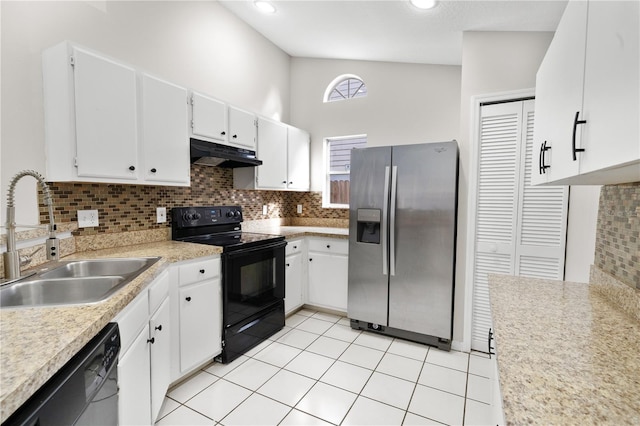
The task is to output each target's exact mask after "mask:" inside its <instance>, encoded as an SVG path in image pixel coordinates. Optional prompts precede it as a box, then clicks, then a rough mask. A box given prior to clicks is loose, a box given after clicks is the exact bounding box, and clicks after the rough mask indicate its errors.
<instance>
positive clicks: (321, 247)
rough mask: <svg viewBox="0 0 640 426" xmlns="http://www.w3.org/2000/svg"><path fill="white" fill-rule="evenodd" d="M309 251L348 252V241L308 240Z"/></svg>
mask: <svg viewBox="0 0 640 426" xmlns="http://www.w3.org/2000/svg"><path fill="white" fill-rule="evenodd" d="M309 251H310V252H311V251H315V252H323V253H334V254H349V241H348V240H339V239H323V240H309Z"/></svg>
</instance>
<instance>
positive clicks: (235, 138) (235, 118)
mask: <svg viewBox="0 0 640 426" xmlns="http://www.w3.org/2000/svg"><path fill="white" fill-rule="evenodd" d="M228 136H229V137H228V139H227V140H228V141H229V143H230V144H231V145H236V146H240V147H241V148H248V149H250V150H253V151H255V149H256V117H255V115H253V114H251V113H250V112H247V111H243V110H241V109H238V108H235V107H232V106H230V107H229V135H228Z"/></svg>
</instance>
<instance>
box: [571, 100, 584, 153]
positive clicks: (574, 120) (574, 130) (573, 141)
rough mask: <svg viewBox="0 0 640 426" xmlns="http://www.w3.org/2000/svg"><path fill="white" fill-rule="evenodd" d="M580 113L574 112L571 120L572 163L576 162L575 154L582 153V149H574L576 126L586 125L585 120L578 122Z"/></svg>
mask: <svg viewBox="0 0 640 426" xmlns="http://www.w3.org/2000/svg"><path fill="white" fill-rule="evenodd" d="M579 115H580V111H576V117H575V118H574V119H573V138H572V139H571V148H572V151H573V161H576V152H584V148H576V130H577V128H578V124H586V122H587V120H578V116H579Z"/></svg>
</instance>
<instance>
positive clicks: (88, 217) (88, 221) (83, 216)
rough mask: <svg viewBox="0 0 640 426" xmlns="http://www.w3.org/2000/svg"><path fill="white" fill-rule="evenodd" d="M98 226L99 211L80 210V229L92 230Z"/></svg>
mask: <svg viewBox="0 0 640 426" xmlns="http://www.w3.org/2000/svg"><path fill="white" fill-rule="evenodd" d="M98 225H100V223H99V221H98V210H78V228H92V227H96V226H98Z"/></svg>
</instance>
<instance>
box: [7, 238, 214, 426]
mask: <svg viewBox="0 0 640 426" xmlns="http://www.w3.org/2000/svg"><path fill="white" fill-rule="evenodd" d="M220 252H221V249H220V248H219V247H215V246H207V245H202V244H189V243H180V242H174V241H162V242H154V243H149V244H140V245H133V246H127V247H119V248H114V249H105V250H97V251H90V252H82V253H76V254H74V255H71V256H68V257H66V258H64V259H62V260H71V259H87V258H99V257H145V256H160V257H162V259H161V260H160V261H158V262H157V263H155V264H154V265H153V266H152V267H151V268H149V269H148V270H146V271H145V272H144V273H143V274H141V275H140V276H138V277H137V278H136V279H135V280H133V281H132V282H131V283H129V284H128V285H127V286H126V287H124V288H123V289H122V290H120V291H118V292H117V293H116V294H115V295H114V296H112V297H111V298H109V299H107V300H106V301H104V302H100V303H93V304H86V305H76V306H71V307H41V308H16V309H11V308H3V309H1V310H0V421H4V420H5V419H7V418H8V416H9V415H11V413H13V412H14V411H15V410H16V409H17V408H18V407H20V405H22V403H23V402H25V401H26V400H27V399H28V398H29V396H31V395H32V394H33V393H34V392H35V391H36V390H38V389H39V388H40V386H42V385H43V384H44V383H45V382H46V381H47V380H48V379H49V378H50V377H51V376H52V375H53V374H54V373H55V372H56V371H58V370H59V369H60V368H61V367H62V366H63V365H64V364H65V363H66V362H67V361H68V360H69V359H71V357H72V356H73V355H74V354H76V353H77V352H78V351H79V350H80V349H81V348H82V347H83V346H84V345H85V344H86V343H87V342H88V341H89V340H91V338H92V337H93V336H95V335H96V334H97V333H98V332H99V331H100V330H101V329H102V328H103V327H104V326H105V325H106V324H107V323H108V322H109V321H111V320H112V319H113V318H114V317H115V315H116V314H117V313H118V312H120V311H121V310H122V309H123V308H124V307H125V306H127V304H128V303H129V302H131V301H132V300H133V299H134V298H135V297H136V296H137V295H138V294H139V293H140V292H141V291H142V290H143V289H144V288H145V287H146V286H147V285H148V284H149V283H150V282H151V281H152V280H153V278H154V277H155V276H156V275H157V274H158V273H159V272H161V271H162V270H163V269H164V268H165V267H166V265H167V263H171V262H178V261H182V260H188V259H193V258H197V257H204V256H210V255H215V254H218V253H220Z"/></svg>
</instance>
